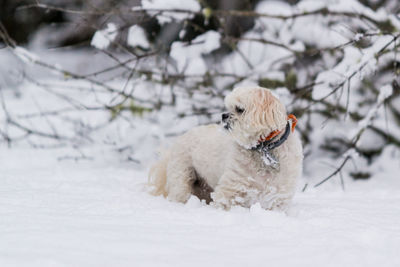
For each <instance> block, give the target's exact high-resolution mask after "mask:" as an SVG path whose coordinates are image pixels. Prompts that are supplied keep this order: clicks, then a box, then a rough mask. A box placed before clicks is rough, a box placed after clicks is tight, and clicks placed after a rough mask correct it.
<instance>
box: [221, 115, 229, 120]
mask: <svg viewBox="0 0 400 267" xmlns="http://www.w3.org/2000/svg"><path fill="white" fill-rule="evenodd" d="M228 118H229V113H222V121H226V120H227V119H228Z"/></svg>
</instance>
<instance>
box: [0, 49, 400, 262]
mask: <svg viewBox="0 0 400 267" xmlns="http://www.w3.org/2000/svg"><path fill="white" fill-rule="evenodd" d="M85 53H86V52H85ZM79 56H80V54H75V57H64V58H61V59H62V60H60V58H58V61H59V62H63V65H68V63H69V64H70V65H71V64H76V66H73V67H72V69H78V71H79V73H80V72H82V71H83V70H86V69H87V68H88V65H85V64H81V65H79V64H77V63H76V62H79V61H78V60H77V57H79ZM49 58H50V57H49ZM97 60H99V59H98V58H96V57H93V60H92V61H91V62H92V63H93V62H95V63H96V64H91V65H99V64H97V63H98V61H97ZM10 62H11V61H10ZM15 62H16V61H15ZM3 67H7V66H3ZM8 67H9V66H8ZM19 67H20V68H23V67H22V65H18V64H17V65H16V66H11V67H10V69H13V70H14V69H17V68H19ZM103 67H104V66H103ZM24 68H25V66H24ZM3 73H6V75H4V76H3V79H2V84H0V86H3V88H4V87H5V86H7V85H8V87H10V88H6V89H7V90H2V92H1V93H2V96H3V97H4V99H5V105H6V106H7V109H8V111H9V112H10V114H8V115H9V116H11V117H12V118H13V119H18V120H19V121H20V122H21V123H23V125H27V126H29V127H33V128H34V129H36V130H40V131H45V132H52V131H53V130H54V129H53V127H55V128H56V129H57V130H58V131H59V130H60V129H61V131H59V134H61V135H66V136H74V133H87V132H89V133H88V135H89V136H90V137H93V139H90V142H89V141H88V143H90V144H83V145H82V147H76V148H75V149H73V148H70V147H68V146H66V147H59V148H57V146H54V144H57V142H55V143H54V142H50V141H44V140H42V139H40V138H35V137H32V139H29V141H30V144H29V143H28V142H20V143H16V144H13V145H12V146H11V147H10V148H8V147H7V145H6V144H4V143H3V144H0V266H1V267H2V266H40V267H42V266H57V267H58V266H84V267H87V266H352V267H353V266H400V257H399V254H398V251H400V223H399V220H400V179H399V175H398V170H399V163H398V162H399V161H398V159H399V158H400V155H399V153H398V151H397V150H395V149H392V148H391V147H388V148H387V149H386V150H385V151H384V154H385V156H382V157H381V158H380V160H379V161H377V162H375V163H374V166H373V168H372V169H373V170H374V172H373V178H371V179H370V180H366V181H352V180H351V179H349V177H347V176H345V177H344V178H345V191H343V190H342V189H341V186H340V182H339V178H338V177H334V178H333V179H332V180H331V181H329V182H328V183H326V184H324V185H323V186H321V187H317V188H313V187H312V185H314V184H315V183H316V182H318V181H320V180H321V179H322V178H323V177H325V176H326V175H327V174H329V173H330V172H331V171H332V168H330V167H329V168H328V167H327V165H323V162H317V160H316V159H315V158H316V157H317V156H316V157H314V159H310V158H308V159H306V161H307V160H308V165H309V167H308V168H306V172H305V175H304V177H302V179H301V180H300V181H299V188H298V193H297V195H296V196H295V199H294V201H293V205H292V206H291V208H290V209H289V211H288V212H287V213H280V212H272V211H265V210H262V209H261V208H260V207H259V206H257V205H256V206H253V207H252V208H251V209H244V208H239V207H237V208H233V209H232V210H231V211H223V210H219V209H216V208H214V207H211V206H207V205H205V204H203V203H200V202H199V201H198V200H197V199H195V198H192V199H191V200H190V201H189V203H188V204H186V205H183V204H178V203H171V202H168V201H167V200H165V199H163V198H162V197H153V196H151V195H149V194H148V193H147V192H146V189H145V186H144V185H145V183H146V180H147V169H148V168H149V163H150V162H151V161H152V160H154V154H155V153H154V152H155V151H156V147H157V145H158V144H159V143H160V140H163V139H162V138H164V136H163V134H162V133H161V132H162V131H164V133H165V132H168V131H169V130H170V129H171V128H173V129H174V130H175V131H176V132H179V131H180V125H179V124H177V122H176V121H173V118H171V116H170V115H171V114H168V113H165V114H163V113H160V114H158V115H157V116H158V117H157V118H158V120H156V118H154V117H152V115H151V114H148V115H145V116H148V117H147V119H150V120H141V119H140V118H137V119H134V118H132V117H133V116H132V114H130V113H128V114H125V115H127V116H126V118H123V119H120V120H118V119H116V120H114V121H109V117H110V112H109V111H107V110H106V111H104V110H99V111H98V112H97V111H96V110H95V109H94V108H95V107H101V106H102V104H104V103H105V101H106V100H107V98H105V97H104V95H103V94H104V92H102V91H98V92H97V91H96V92H95V91H92V90H80V89H79V87H80V86H82V87H84V86H85V85H86V86H87V84H85V83H84V82H81V81H67V83H68V84H67V85H68V86H65V84H63V85H64V87H60V88H58V86H59V84H58V83H63V82H61V81H54V80H48V79H47V78H46V77H43V76H44V75H43V76H40V75H38V74H37V73H35V75H33V76H35V77H36V78H38V80H39V82H41V83H43V84H44V86H42V87H43V88H44V89H43V88H40V87H41V86H39V85H34V84H32V83H31V84H23V85H22V86H21V85H20V86H19V89H18V92H19V93H17V94H16V95H17V96H15V95H14V93H15V92H17V91H15V88H14V89H13V88H12V87H13V86H12V85H18V84H20V81H19V80H18V79H17V78H18V77H17V78H16V79H15V80H11V81H10V77H11V75H8V74H7V72H4V71H3ZM27 73H29V71H27ZM6 78H7V79H6ZM67 78H68V77H66V79H67ZM46 85H51V90H54V91H47V90H45V89H46ZM90 89H92V88H90ZM145 89H146V88H145ZM13 90H14V91H13ZM54 92H56V93H57V92H58V93H62V94H63V95H68V97H69V98H68V99H64V98H63V97H60V95H59V94H56V93H54ZM94 92H95V93H94ZM137 92H138V93H141V92H140V88H138V89H137ZM135 93H136V91H135ZM107 97H109V95H107ZM104 99H106V100H104ZM66 100H67V101H66ZM71 102H73V103H76V105H77V106H78V108H77V109H79V111H76V110H72V111H68V110H66V112H65V113H62V115H61V116H56V117H55V118H53V117H51V116H49V119H48V120H44V119H43V118H42V117H43V116H39V118H38V116H35V117H33V115H35V114H36V115H38V114H39V115H41V114H44V113H45V112H46V111H54V110H63V109H66V108H67V107H70V106H71V105H70V103H71ZM82 103H83V104H86V105H88V106H90V107H93V110H86V109H84V108H82V109H80V107H81V106H80V104H82ZM83 104H82V105H83ZM2 111H3V110H2ZM24 114H25V115H26V114H30V117H29V116H28V117H26V116H25V117H24ZM32 114H33V115H32ZM4 115H5V114H4V111H3V113H1V111H0V120H1V121H0V123H2V124H1V129H2V130H3V131H4V130H5V129H7V131H9V132H8V133H10V134H15V136H20V135H21V134H22V133H19V132H18V131H16V132H15V133H13V129H12V127H6V125H5V120H4V119H5V116H4ZM216 115H218V114H216ZM218 116H219V115H218ZM77 118H79V120H77ZM135 120H137V121H135ZM190 120H191V121H185V122H184V124H185V127H188V125H189V126H190V125H194V124H197V123H198V122H197V121H195V119H194V118H190ZM299 123H301V121H300V122H299ZM102 125H105V126H104V127H103V126H102ZM100 126H101V127H100ZM183 128H184V127H182V129H183ZM92 129H95V130H96V131H94V133H93V134H92V135H91V134H90V130H92ZM14 130H15V129H14ZM46 142H49V143H46ZM166 142H168V141H166ZM47 145H50V147H46V146H47ZM43 146H44V147H43ZM41 147H42V148H41ZM125 148H126V149H125ZM117 150H119V151H120V153H119V152H117ZM396 153H397V154H396ZM129 156H132V158H133V161H132V160H131V161H127V160H126V159H127V158H129ZM132 158H131V159H132ZM136 160H140V161H141V163H140V164H138V163H137V162H135V161H136ZM396 160H397V161H396ZM310 161H315V162H316V164H310ZM396 162H397V163H396ZM317 163H319V164H320V165H319V167H318V168H316V167H315V166H316V165H317ZM325 163H326V162H325ZM396 164H397V165H396ZM310 166H311V167H310ZM306 183H308V184H309V186H308V188H307V190H306V191H305V192H301V191H302V188H303V187H304V185H305V184H306Z"/></svg>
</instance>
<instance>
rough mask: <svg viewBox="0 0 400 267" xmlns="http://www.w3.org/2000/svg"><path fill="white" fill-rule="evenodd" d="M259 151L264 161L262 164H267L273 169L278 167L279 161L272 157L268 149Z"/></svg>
mask: <svg viewBox="0 0 400 267" xmlns="http://www.w3.org/2000/svg"><path fill="white" fill-rule="evenodd" d="M261 152H262V156H261V158H262V160H263V161H264V164H265V165H267V166H271V167H272V168H274V169H278V167H279V161H278V160H277V159H276V158H275V157H274V155H272V154H271V152H270V151H269V150H268V149H262V151H261Z"/></svg>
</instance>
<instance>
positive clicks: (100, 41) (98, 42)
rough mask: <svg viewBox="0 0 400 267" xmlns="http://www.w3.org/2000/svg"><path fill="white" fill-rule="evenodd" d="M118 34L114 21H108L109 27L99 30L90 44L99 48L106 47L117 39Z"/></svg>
mask: <svg viewBox="0 0 400 267" xmlns="http://www.w3.org/2000/svg"><path fill="white" fill-rule="evenodd" d="M117 35H118V28H117V25H115V24H114V23H111V22H110V23H108V24H107V27H106V28H105V29H103V30H99V31H97V32H96V33H95V34H94V35H93V38H92V41H91V42H90V45H92V46H93V47H96V48H97V49H100V50H102V49H106V48H107V47H108V46H109V45H110V43H111V42H113V41H114V40H115V38H116V37H117Z"/></svg>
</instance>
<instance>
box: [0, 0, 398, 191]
mask: <svg viewBox="0 0 400 267" xmlns="http://www.w3.org/2000/svg"><path fill="white" fill-rule="evenodd" d="M380 2H382V1H380ZM396 2H397V1H396V0H393V1H383V3H381V4H380V5H379V4H377V3H376V1H371V2H370V1H356V0H324V1H317V0H302V1H298V2H297V3H296V4H289V3H288V2H285V1H258V2H257V4H256V5H255V6H254V9H253V10H250V9H249V10H232V9H215V8H213V7H212V6H211V5H210V6H209V5H207V2H206V1H204V2H203V1H196V0H184V1H182V0H181V1H179V0H168V1H158V0H157V1H156V0H142V2H141V4H142V5H141V6H132V7H131V6H127V7H126V8H125V9H120V10H119V12H121V16H122V12H123V13H124V14H125V13H129V14H130V15H133V16H135V17H136V18H138V19H137V23H134V24H130V23H129V22H128V23H125V24H123V23H122V22H119V24H118V23H117V22H115V21H109V22H107V24H104V25H103V27H99V28H98V31H97V32H96V33H95V34H94V36H93V38H92V40H91V44H92V46H94V47H95V48H96V49H99V51H100V52H101V53H104V54H105V55H106V56H107V61H106V63H104V62H103V65H101V66H97V68H96V71H95V72H92V73H90V72H83V73H77V72H73V71H68V70H66V69H65V67H63V66H62V63H60V62H59V64H55V63H54V64H52V63H49V62H48V61H46V58H44V57H38V56H37V55H34V54H32V53H30V52H28V51H27V50H25V49H22V48H20V47H19V46H17V45H16V44H15V43H14V42H13V41H12V40H10V38H8V35H7V33H6V32H5V30H4V29H2V31H1V35H0V37H2V38H3V40H4V43H5V44H6V45H7V46H8V49H9V50H10V51H13V53H14V54H15V55H16V56H18V57H19V58H20V59H21V60H23V61H24V62H26V64H33V65H36V66H40V67H41V68H45V69H47V70H50V71H52V73H55V74H56V75H57V76H56V77H58V78H61V79H62V80H64V82H66V83H67V84H68V85H71V86H72V87H76V88H78V87H79V88H81V89H82V88H83V89H82V90H76V91H74V92H73V93H70V92H68V91H67V90H65V88H63V86H61V85H60V84H57V85H54V84H53V85H48V84H46V85H44V84H40V83H35V81H32V80H29V75H27V79H26V80H27V81H28V82H31V83H32V82H33V83H35V86H37V87H41V88H44V89H45V91H46V92H47V93H48V94H50V95H52V97H55V98H58V99H63V100H64V102H65V103H66V105H65V106H63V107H62V109H60V107H58V109H54V108H52V107H50V106H51V104H50V105H48V104H46V105H47V106H46V107H42V108H45V109H46V111H44V110H41V112H40V116H36V117H34V116H32V114H31V115H27V114H18V116H13V115H12V114H11V113H12V112H13V110H12V107H7V105H6V103H4V101H3V110H5V111H6V112H5V114H6V116H5V122H6V123H7V125H8V126H7V130H5V129H2V136H3V139H4V140H7V141H8V142H13V141H15V140H20V139H21V138H22V139H24V138H31V137H32V138H36V139H35V142H37V138H39V139H40V138H53V139H56V140H58V141H60V140H62V141H63V142H64V141H65V143H66V144H73V145H74V146H80V145H83V144H87V143H88V142H89V143H90V142H96V140H100V139H101V140H102V142H103V143H104V140H107V142H108V143H112V144H114V145H115V146H117V147H118V149H119V151H125V149H124V148H125V147H130V148H131V149H129V150H128V152H129V153H132V154H133V155H134V157H136V158H139V159H140V158H141V155H143V153H144V152H143V150H144V148H143V149H141V146H140V143H142V142H144V140H147V139H148V138H153V137H154V138H155V139H157V140H158V139H163V137H164V136H165V135H175V134H178V133H181V132H182V131H184V130H186V129H188V128H189V127H192V126H194V125H196V124H203V123H210V122H218V121H219V118H220V113H221V112H222V111H223V109H224V107H223V97H224V96H225V95H226V94H227V92H229V91H230V90H232V88H233V87H235V86H240V85H259V86H263V87H267V88H270V89H272V90H273V91H274V92H275V94H276V95H278V96H279V97H280V98H281V99H282V101H283V102H284V103H285V104H286V106H287V108H288V112H290V113H294V114H295V115H296V116H297V117H298V118H299V124H298V131H299V132H300V134H301V136H302V139H303V144H304V148H305V150H304V151H305V164H306V166H305V172H308V173H310V172H312V175H311V176H318V177H319V180H321V181H325V180H328V179H330V178H332V177H340V178H342V175H346V176H348V175H350V176H351V177H353V178H355V179H362V178H368V177H370V176H371V175H373V174H374V172H377V171H379V166H378V165H377V163H376V162H378V161H377V159H378V158H380V157H381V156H382V155H385V159H384V160H385V161H392V162H398V160H399V158H398V155H399V153H398V151H399V147H400V137H399V136H400V99H399V93H400V90H399V89H400V86H399V83H400V80H399V74H400V69H399V64H400V61H399V59H398V55H397V53H398V52H399V47H400V46H399V43H400V40H399V37H400V18H399V16H400V13H399V12H400V10H399V9H398V8H397V5H396ZM41 8H44V9H54V8H55V7H52V6H46V5H41ZM396 8H397V9H396ZM66 12H68V11H67V10H66ZM111 14H112V15H113V16H115V14H119V13H118V12H117V13H116V11H115V10H113V11H110V13H109V14H107V13H106V12H105V14H103V15H104V16H106V15H111ZM243 19H246V20H248V21H250V23H247V24H246V25H247V26H246V27H245V28H244V29H238V30H233V29H234V28H235V27H237V28H240V27H239V26H237V25H241V24H240V22H241V21H242V20H243ZM236 24H237V25H236ZM64 86H65V85H64ZM77 92H79V93H77ZM82 92H83V93H82ZM22 94H23V92H22ZM82 94H84V96H85V97H82ZM14 108H16V107H14ZM55 110H56V111H55ZM63 110H68V112H71V110H73V111H74V112H75V115H74V116H75V117H69V116H72V115H68V116H65V115H63V114H64V112H67V111H63ZM87 111H98V114H101V115H98V116H96V117H95V118H96V119H95V120H89V119H87V118H86V117H85V116H84V115H82V114H83V113H84V112H87ZM69 114H71V113H69ZM91 116H92V115H91ZM138 116H140V117H141V119H140V120H138V119H137V117H138ZM33 117H34V118H33ZM90 118H92V117H90ZM49 121H52V123H49ZM65 121H68V123H69V125H70V126H69V127H67V128H66V126H65ZM172 122H173V123H172ZM68 123H67V124H68ZM31 125H35V127H34V129H32V127H31ZM38 125H41V126H38ZM105 127H107V129H108V130H107V131H103V132H101V131H100V130H102V129H103V128H105ZM144 127H147V128H146V129H147V130H143V131H138V130H137V129H138V128H144ZM121 128H123V130H122V132H123V136H120V135H119V136H118V134H115V132H114V131H116V129H119V130H118V131H120V132H121ZM132 128H135V129H134V130H130V129H132ZM38 129H39V130H38ZM57 129H62V130H61V131H62V134H59V132H60V130H57ZM148 131H153V133H154V134H153V136H152V137H149V136H148ZM132 132H133V133H132ZM146 138H147V139H146ZM30 142H33V141H32V140H30ZM156 143H157V142H154V143H152V144H153V145H154V147H155V146H156ZM385 150H390V151H397V152H395V153H394V154H393V153H392V154H390V153H388V152H385ZM388 155H392V156H388ZM393 155H394V156H393ZM321 162H325V163H327V164H328V165H329V166H328V167H327V168H326V169H325V170H323V171H320V172H315V171H314V170H315V168H316V165H321ZM349 162H353V164H351V163H350V164H348V163H349ZM318 169H321V168H318ZM323 178H326V179H323ZM318 184H320V183H318ZM318 184H317V185H318Z"/></svg>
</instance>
